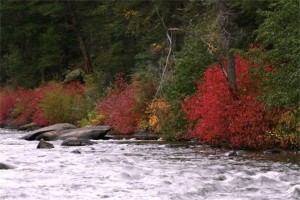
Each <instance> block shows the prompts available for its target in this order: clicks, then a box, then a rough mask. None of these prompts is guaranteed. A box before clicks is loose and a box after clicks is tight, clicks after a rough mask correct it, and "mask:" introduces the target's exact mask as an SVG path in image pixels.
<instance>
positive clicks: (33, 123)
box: [18, 122, 40, 131]
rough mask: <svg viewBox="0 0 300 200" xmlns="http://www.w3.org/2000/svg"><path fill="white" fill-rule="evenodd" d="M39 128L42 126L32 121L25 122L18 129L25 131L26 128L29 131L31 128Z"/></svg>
mask: <svg viewBox="0 0 300 200" xmlns="http://www.w3.org/2000/svg"><path fill="white" fill-rule="evenodd" d="M38 128H40V126H39V125H38V124H37V123H36V122H31V123H29V124H25V125H23V126H20V127H19V128H18V130H19V131H25V130H27V131H29V130H36V129H38Z"/></svg>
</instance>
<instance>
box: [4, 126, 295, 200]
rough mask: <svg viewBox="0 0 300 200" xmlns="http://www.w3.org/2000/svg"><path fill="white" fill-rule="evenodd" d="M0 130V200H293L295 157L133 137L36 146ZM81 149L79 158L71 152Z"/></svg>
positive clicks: (293, 155) (15, 133)
mask: <svg viewBox="0 0 300 200" xmlns="http://www.w3.org/2000/svg"><path fill="white" fill-rule="evenodd" d="M22 134H23V133H21V132H11V131H7V130H5V131H4V130H3V129H2V130H1V129H0V163H1V162H2V163H7V164H10V165H13V166H15V169H12V170H1V171H0V186H1V187H0V199H14V200H21V199H22V200H23V199H30V200H31V199H47V200H48V199H62V200H64V199H89V200H90V199H113V200H115V199H126V200H129V199H130V200H131V199H139V200H140V199H149V200H153V199H159V200H161V199H166V200H169V199H183V200H185V199H197V200H198V199H200V200H201V199H216V200H219V199H230V200H231V199H243V200H244V199H245V200H246V199H253V200H254V199H255V200H257V199H278V200H279V199H280V200H281V199H299V198H300V178H299V177H300V164H299V161H300V158H299V154H288V155H283V154H280V155H264V154H262V153H249V152H245V153H244V154H243V155H242V156H238V157H228V156H226V155H225V151H224V150H222V149H213V148H210V147H208V146H201V145H196V144H165V143H162V142H146V141H141V142H140V141H132V140H126V141H124V140H119V141H116V140H107V141H97V144H95V145H93V146H86V147H62V146H60V143H61V141H55V142H53V144H54V145H55V148H54V149H50V150H43V149H36V146H37V142H36V141H32V142H29V141H24V140H20V139H18V138H20V137H21V135H22ZM74 150H79V151H80V152H81V154H79V153H72V151H74Z"/></svg>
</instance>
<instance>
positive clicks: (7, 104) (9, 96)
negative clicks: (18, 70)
mask: <svg viewBox="0 0 300 200" xmlns="http://www.w3.org/2000/svg"><path fill="white" fill-rule="evenodd" d="M16 100H17V98H16V94H15V93H14V92H13V91H12V90H11V89H9V88H2V89H1V91H0V126H3V125H7V124H9V118H10V113H11V112H12V110H13V108H14V105H15V103H16Z"/></svg>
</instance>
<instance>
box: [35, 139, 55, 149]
mask: <svg viewBox="0 0 300 200" xmlns="http://www.w3.org/2000/svg"><path fill="white" fill-rule="evenodd" d="M36 148H37V149H52V148H54V146H53V144H51V143H49V142H46V141H45V140H43V139H41V140H40V142H39V144H38V145H37V147H36Z"/></svg>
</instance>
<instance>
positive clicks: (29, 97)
mask: <svg viewBox="0 0 300 200" xmlns="http://www.w3.org/2000/svg"><path fill="white" fill-rule="evenodd" d="M49 94H56V95H53V96H51V95H50V96H49ZM83 94H84V87H83V85H82V84H79V83H70V84H67V85H61V84H58V83H56V84H49V85H45V86H42V87H40V88H38V89H36V90H31V89H26V90H25V89H18V90H16V91H13V90H11V89H8V88H6V89H1V91H0V125H1V126H2V125H12V126H20V125H24V124H26V123H30V122H36V123H37V124H39V125H41V126H45V125H49V124H52V123H57V122H61V121H59V120H60V119H61V118H59V117H61V115H65V114H66V113H67V114H68V115H67V118H68V119H66V120H68V122H75V121H76V120H79V118H80V117H81V115H80V114H82V113H83V112H82V110H84V109H81V110H80V109H79V108H81V107H80V105H76V103H81V102H79V101H80V100H81V99H80V98H79V97H82V96H83ZM52 97H53V98H52ZM49 99H50V100H51V101H50V102H49ZM62 99H63V100H65V99H67V100H68V101H64V102H62V101H61V100H62ZM47 101H48V102H47ZM63 103H65V104H64V105H62V104H63ZM45 104H47V106H45ZM66 104H68V105H66ZM74 104H75V105H74ZM62 106H63V107H62ZM61 108H65V109H61ZM72 108H76V109H72ZM55 113H58V115H55ZM59 114H61V115H59Z"/></svg>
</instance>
